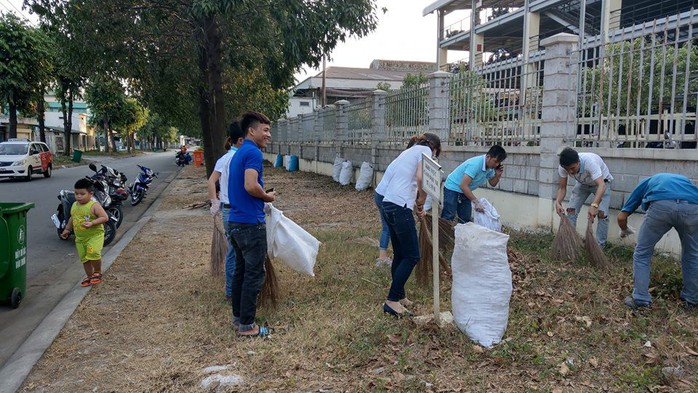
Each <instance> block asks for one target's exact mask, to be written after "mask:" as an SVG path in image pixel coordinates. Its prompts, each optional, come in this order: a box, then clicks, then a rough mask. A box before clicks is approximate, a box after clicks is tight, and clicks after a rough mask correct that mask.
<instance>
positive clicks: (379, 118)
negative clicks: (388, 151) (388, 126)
mask: <svg viewBox="0 0 698 393" xmlns="http://www.w3.org/2000/svg"><path fill="white" fill-rule="evenodd" d="M387 96H388V92H387V91H384V90H374V91H373V96H372V110H371V146H373V147H374V148H375V147H376V146H378V144H379V143H380V142H381V141H384V140H385V138H386V135H387V134H386V132H385V97H387Z"/></svg>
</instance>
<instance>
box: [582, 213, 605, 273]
mask: <svg viewBox="0 0 698 393" xmlns="http://www.w3.org/2000/svg"><path fill="white" fill-rule="evenodd" d="M593 225H594V224H593V222H592V220H589V221H588V222H587V232H586V236H585V238H584V243H585V246H586V249H587V252H588V253H589V259H590V260H591V263H592V264H593V265H594V266H596V267H599V268H603V269H608V268H609V267H610V264H609V262H608V258H606V254H604V253H603V250H602V249H601V246H600V245H599V243H598V242H597V241H596V238H594V232H593Z"/></svg>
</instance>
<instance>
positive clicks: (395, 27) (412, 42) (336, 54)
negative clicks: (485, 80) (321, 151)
mask: <svg viewBox="0 0 698 393" xmlns="http://www.w3.org/2000/svg"><path fill="white" fill-rule="evenodd" d="M434 1H435V0H377V1H376V9H377V15H378V27H377V28H376V30H374V31H373V32H372V33H370V34H368V35H367V36H365V37H363V38H361V39H356V38H349V39H347V41H346V42H344V43H339V44H338V45H337V47H336V48H335V49H334V51H332V53H331V54H330V57H331V60H330V61H328V62H327V66H328V67H330V66H338V67H360V68H367V67H368V66H369V65H370V64H371V61H373V60H374V59H381V60H409V61H429V62H436V13H431V14H429V15H426V16H422V11H423V10H424V8H426V7H427V6H428V5H429V4H431V3H433V2H434ZM383 9H385V12H383ZM8 10H10V11H13V12H14V13H16V14H17V13H18V11H17V10H22V0H0V12H3V13H4V12H7V11H8ZM22 13H23V16H25V17H28V18H29V19H30V20H33V21H35V20H36V19H35V17H34V16H33V15H32V16H30V15H29V11H27V10H23V11H22ZM447 23H448V22H447ZM449 60H451V59H450V58H449ZM318 72H320V70H318V69H311V68H309V67H305V68H304V69H303V71H302V72H299V73H296V75H295V77H296V79H297V80H298V82H301V81H303V80H304V79H306V78H307V77H310V76H313V75H316V74H317V73H318Z"/></svg>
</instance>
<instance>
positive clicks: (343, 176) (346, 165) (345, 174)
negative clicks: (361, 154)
mask: <svg viewBox="0 0 698 393" xmlns="http://www.w3.org/2000/svg"><path fill="white" fill-rule="evenodd" d="M353 175H354V167H353V166H351V161H349V160H346V161H344V162H343V163H342V171H341V172H340V173H339V184H341V185H343V186H348V185H349V183H351V177H352V176H353Z"/></svg>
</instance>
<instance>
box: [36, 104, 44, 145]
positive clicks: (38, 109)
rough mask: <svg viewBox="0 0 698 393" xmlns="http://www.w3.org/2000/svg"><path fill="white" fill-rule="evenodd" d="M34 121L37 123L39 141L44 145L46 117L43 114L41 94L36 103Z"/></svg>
mask: <svg viewBox="0 0 698 393" xmlns="http://www.w3.org/2000/svg"><path fill="white" fill-rule="evenodd" d="M36 120H38V122H39V139H40V140H41V142H44V143H46V116H45V114H44V95H43V94H41V95H40V97H39V101H38V102H37V103H36Z"/></svg>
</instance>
